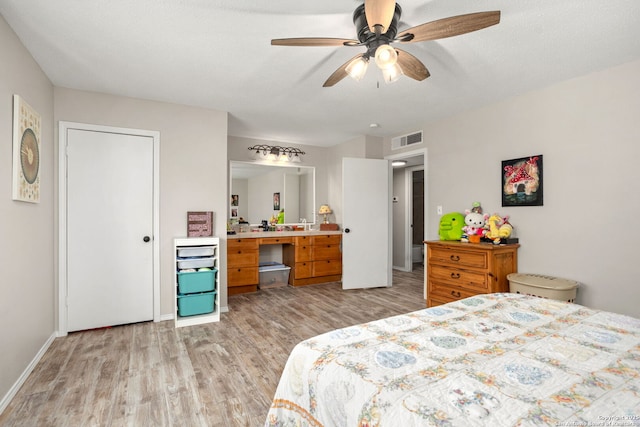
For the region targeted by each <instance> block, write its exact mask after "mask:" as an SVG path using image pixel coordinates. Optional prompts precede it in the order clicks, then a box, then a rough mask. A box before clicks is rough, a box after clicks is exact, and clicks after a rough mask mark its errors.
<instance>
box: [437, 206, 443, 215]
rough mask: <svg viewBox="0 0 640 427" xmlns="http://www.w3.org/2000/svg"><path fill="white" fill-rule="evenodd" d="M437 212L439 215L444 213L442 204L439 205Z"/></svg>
mask: <svg viewBox="0 0 640 427" xmlns="http://www.w3.org/2000/svg"><path fill="white" fill-rule="evenodd" d="M437 212H438V215H442V206H440V205H438V208H437Z"/></svg>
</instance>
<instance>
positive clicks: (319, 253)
mask: <svg viewBox="0 0 640 427" xmlns="http://www.w3.org/2000/svg"><path fill="white" fill-rule="evenodd" d="M312 257H313V259H314V260H325V259H341V258H342V252H341V251H340V245H315V246H313V254H312Z"/></svg>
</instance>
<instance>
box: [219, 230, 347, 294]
mask: <svg viewBox="0 0 640 427" xmlns="http://www.w3.org/2000/svg"><path fill="white" fill-rule="evenodd" d="M341 239H342V232H340V231H269V232H249V233H240V234H236V235H231V236H228V238H227V293H228V295H237V294H241V293H247V292H256V291H257V290H258V283H259V281H260V277H259V272H258V267H259V262H260V246H263V245H282V262H283V264H285V265H287V266H289V267H291V271H290V272H289V284H290V285H292V286H303V285H311V284H316V283H326V282H335V281H339V280H341V279H342V250H341V246H340V243H341Z"/></svg>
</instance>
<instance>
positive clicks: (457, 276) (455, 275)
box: [451, 273, 460, 279]
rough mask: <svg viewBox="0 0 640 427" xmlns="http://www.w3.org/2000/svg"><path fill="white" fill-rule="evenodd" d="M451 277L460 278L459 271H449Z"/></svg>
mask: <svg viewBox="0 0 640 427" xmlns="http://www.w3.org/2000/svg"><path fill="white" fill-rule="evenodd" d="M451 278H452V279H459V278H460V273H451Z"/></svg>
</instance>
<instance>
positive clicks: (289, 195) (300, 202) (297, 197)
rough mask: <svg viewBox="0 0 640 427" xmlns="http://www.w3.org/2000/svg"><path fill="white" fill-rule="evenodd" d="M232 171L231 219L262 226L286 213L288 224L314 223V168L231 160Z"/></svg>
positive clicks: (285, 217) (286, 222)
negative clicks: (281, 213)
mask: <svg viewBox="0 0 640 427" xmlns="http://www.w3.org/2000/svg"><path fill="white" fill-rule="evenodd" d="M230 170H231V193H230V201H229V204H230V215H229V217H230V218H231V219H232V220H234V219H239V218H243V219H244V220H245V221H247V222H249V223H250V224H251V225H260V223H261V221H263V220H269V219H270V218H271V217H272V216H275V217H277V216H278V214H279V213H280V210H284V224H285V225H295V224H303V223H304V222H305V220H306V223H307V224H313V223H314V220H315V212H316V207H315V188H316V187H315V168H314V167H311V166H298V165H291V166H290V165H281V164H265V163H251V162H237V161H232V162H230ZM276 201H277V202H278V203H276ZM277 207H279V208H280V209H279V210H278V209H276V208H277Z"/></svg>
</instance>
